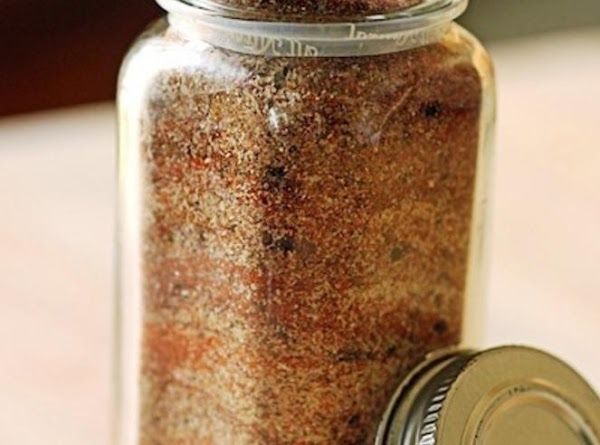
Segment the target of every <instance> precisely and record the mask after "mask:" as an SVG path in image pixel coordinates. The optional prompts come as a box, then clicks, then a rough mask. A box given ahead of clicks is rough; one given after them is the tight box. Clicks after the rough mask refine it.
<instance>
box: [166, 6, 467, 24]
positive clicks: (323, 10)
mask: <svg viewBox="0 0 600 445" xmlns="http://www.w3.org/2000/svg"><path fill="white" fill-rule="evenodd" d="M156 1H157V3H158V4H159V5H160V6H161V7H163V8H164V9H166V10H167V11H181V10H184V9H186V10H187V12H188V14H194V15H198V14H201V15H213V16H218V17H222V18H230V19H238V20H253V21H263V22H279V23H281V22H288V23H298V22H301V23H339V22H379V21H383V20H394V19H397V20H404V21H407V22H413V21H418V20H420V19H425V18H427V19H428V20H435V19H436V18H438V19H439V18H441V17H444V18H446V19H447V20H452V19H454V18H456V16H458V15H460V14H462V12H464V10H465V9H466V7H467V3H468V1H469V0H328V1H327V0H326V1H323V0H300V1H289V0H281V1H279V0H271V1H266V2H265V1H262V0H156ZM453 14H456V15H454V16H452V15H453ZM449 16H450V18H449V19H448V18H447V17H449Z"/></svg>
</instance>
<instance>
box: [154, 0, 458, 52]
mask: <svg viewBox="0 0 600 445" xmlns="http://www.w3.org/2000/svg"><path fill="white" fill-rule="evenodd" d="M157 2H158V3H159V4H160V5H161V6H162V7H163V8H164V9H165V10H167V11H168V12H169V22H170V23H171V25H172V26H174V27H175V28H176V29H178V30H180V31H181V32H182V33H184V34H185V35H186V36H187V37H189V38H193V39H199V40H201V41H206V42H208V43H210V44H213V45H215V46H217V47H221V48H225V49H230V50H233V51H238V52H242V53H247V54H256V55H265V56H273V57H347V56H366V55H377V54H386V53H391V52H398V51H402V50H406V49H412V48H415V47H419V46H425V45H427V44H430V43H433V42H435V41H438V40H439V39H441V38H442V36H443V35H444V34H445V33H446V32H447V31H448V28H449V26H450V24H451V22H452V21H453V20H454V19H455V18H456V17H458V16H459V15H461V14H462V13H463V12H464V11H465V9H466V7H467V4H468V0H426V1H424V2H422V3H420V4H419V5H417V6H413V7H411V8H408V9H405V10H402V11H396V12H394V13H390V14H378V15H369V16H362V17H358V18H355V19H352V20H350V19H348V20H345V21H337V20H336V21H309V22H307V21H303V20H299V21H293V20H292V19H290V18H289V17H284V18H280V19H279V20H274V19H273V18H270V17H268V16H267V17H265V16H264V14H263V16H262V17H261V18H260V19H258V18H256V11H250V12H247V11H244V13H242V11H241V10H240V9H239V8H225V7H223V6H221V5H220V4H218V3H216V2H214V1H211V0H157ZM248 14H254V15H251V16H248Z"/></svg>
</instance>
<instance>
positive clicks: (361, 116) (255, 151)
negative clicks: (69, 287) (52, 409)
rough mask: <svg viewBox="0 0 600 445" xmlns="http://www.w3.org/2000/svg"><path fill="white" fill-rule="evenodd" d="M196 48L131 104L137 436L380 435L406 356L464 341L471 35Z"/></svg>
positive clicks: (155, 442) (475, 75)
mask: <svg viewBox="0 0 600 445" xmlns="http://www.w3.org/2000/svg"><path fill="white" fill-rule="evenodd" d="M178 38H179V37H178V36H177V35H176V34H174V33H171V32H169V31H168V30H165V31H161V32H160V33H159V35H157V36H155V37H153V39H159V40H160V42H162V43H161V45H162V44H164V42H170V43H169V44H172V45H178V44H179V43H178V41H177V39H178ZM195 51H196V52H195V53H194V54H193V57H188V58H186V59H185V60H186V61H187V62H186V63H184V64H182V65H184V66H181V67H176V68H172V69H163V70H161V71H160V72H158V73H156V74H155V75H153V76H151V79H152V80H151V82H150V85H149V87H148V91H147V94H146V95H145V100H146V103H144V105H143V107H142V109H143V110H144V113H143V115H142V116H140V117H139V118H140V119H141V122H142V124H141V129H142V134H141V135H140V140H141V141H142V142H141V147H139V148H138V149H139V155H140V157H141V164H142V166H143V171H144V177H143V180H142V187H141V189H142V193H143V196H142V198H141V199H142V208H143V215H142V219H143V224H142V225H143V252H142V263H143V272H142V275H143V347H142V377H141V425H140V435H141V439H140V444H142V445H151V444H152V445H217V444H219V445H221V444H222V445H227V444H235V445H245V444H269V445H278V444H282V445H283V444H297V445H300V444H306V445H308V444H347V445H351V444H354V445H359V444H369V443H372V441H373V439H374V434H375V431H376V428H377V423H378V421H379V419H380V416H381V414H382V412H383V410H384V408H385V406H386V404H387V402H388V399H389V397H390V395H391V393H392V392H393V391H394V389H395V387H396V386H397V384H398V383H399V381H400V380H401V379H402V377H403V376H405V375H406V373H407V372H408V370H409V369H410V368H411V367H413V366H414V365H415V364H416V363H418V362H419V361H420V360H421V359H422V358H423V357H424V355H425V354H426V353H427V352H429V351H432V350H434V349H437V348H439V347H444V346H448V345H455V344H458V343H459V342H460V340H461V328H462V313H463V303H464V297H465V281H466V275H467V264H468V258H469V238H470V233H471V221H472V213H473V200H474V193H475V190H474V189H475V175H476V169H477V163H478V159H477V156H478V147H479V137H480V135H479V129H480V117H481V104H482V79H481V73H479V72H478V70H477V69H476V67H475V65H474V62H473V60H472V56H473V43H472V41H471V40H468V39H467V37H465V35H464V34H462V33H460V32H458V31H456V29H455V28H454V30H453V31H451V32H449V34H448V36H447V37H446V38H444V39H443V40H442V41H440V42H439V43H435V44H432V45H428V46H426V47H421V48H418V49H414V50H410V51H403V52H398V53H393V54H386V55H382V56H368V57H340V58H268V57H261V56H252V55H242V54H239V53H235V52H230V51H226V50H222V49H218V48H214V47H211V46H209V45H199V46H198V47H197V49H196V50H195ZM188 56H189V55H188ZM130 63H131V64H135V60H134V61H132V62H130ZM128 149H132V147H128Z"/></svg>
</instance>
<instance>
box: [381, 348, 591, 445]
mask: <svg viewBox="0 0 600 445" xmlns="http://www.w3.org/2000/svg"><path fill="white" fill-rule="evenodd" d="M376 445H600V399H599V398H598V396H597V395H596V393H595V392H594V390H593V389H592V388H591V387H590V385H589V384H588V383H586V381H585V380H584V379H583V378H582V377H581V376H580V375H579V374H577V372H575V371H574V370H573V369H572V368H570V367H569V366H568V365H566V364H565V363H564V362H562V361H561V360H559V359H557V358H555V357H553V356H551V355H548V354H546V353H544V352H541V351H538V350H535V349H530V348H525V347H516V346H511V347H502V348H497V349H492V350H488V351H484V352H473V351H462V352H455V353H445V354H444V353H442V354H438V355H437V356H435V357H431V358H430V359H429V360H427V361H426V362H424V363H423V364H422V365H421V366H420V367H419V368H418V369H416V370H415V371H414V372H413V373H412V374H411V375H410V376H409V377H408V378H407V379H406V380H405V382H404V383H403V384H402V385H401V386H400V388H399V389H398V391H397V392H396V394H395V395H394V398H393V399H392V402H391V404H390V406H389V408H388V410H387V411H386V413H385V415H384V419H383V421H382V423H381V425H380V428H379V432H378V436H377V440H376Z"/></svg>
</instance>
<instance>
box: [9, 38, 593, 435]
mask: <svg viewBox="0 0 600 445" xmlns="http://www.w3.org/2000/svg"><path fill="white" fill-rule="evenodd" d="M492 53H493V56H494V58H495V61H496V66H497V74H498V85H499V127H498V150H497V154H496V173H495V190H494V194H493V203H494V205H493V209H494V211H493V218H492V219H493V221H492V227H493V230H492V246H493V249H492V267H491V280H490V287H489V292H488V305H487V306H488V308H487V327H486V334H485V338H484V342H483V343H484V345H486V346H489V345H495V344H502V343H519V344H530V345H535V346H538V347H542V348H546V349H549V350H551V351H552V352H554V353H556V354H558V355H560V356H562V357H563V358H565V359H566V360H567V361H569V362H570V363H572V364H573V365H574V366H575V367H577V368H578V369H579V370H580V371H581V372H582V373H583V374H584V375H585V376H586V377H587V378H589V379H590V381H591V382H592V383H593V384H594V385H596V386H597V387H599V388H600V357H599V355H598V353H597V350H596V349H595V346H596V342H597V341H598V340H599V339H600V336H599V334H600V235H599V234H598V229H599V228H600V136H599V132H598V129H599V127H600V111H599V104H600V82H599V79H600V57H598V55H599V54H600V30H586V31H581V32H578V33H570V34H558V35H552V36H546V37H539V38H535V39H529V40H524V41H514V42H505V43H502V44H498V45H496V46H494V47H492ZM114 126H115V117H114V108H113V106H112V105H111V104H100V105H93V106H86V107H81V108H77V109H69V110H62V111H57V112H52V113H44V114H37V115H30V116H21V117H16V118H9V119H4V120H2V121H0V203H2V213H1V217H0V246H1V250H0V302H1V303H2V311H1V312H0V357H2V361H1V364H0V388H1V389H2V397H0V443H2V444H4V445H13V444H15V445H29V444H44V445H54V444H56V445H70V444H73V445H82V444H85V445H95V444H107V443H109V431H110V427H109V425H110V421H109V419H110V394H111V385H110V375H111V369H110V360H111V359H110V357H111V344H112V333H111V319H112V301H113V297H112V288H113V286H112V268H113V221H114V196H115V190H114V184H115V180H114V165H115V149H114V145H115V136H114V134H115V129H114Z"/></svg>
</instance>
